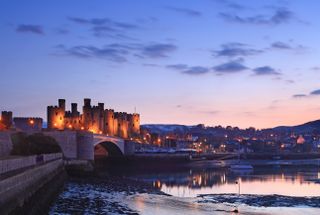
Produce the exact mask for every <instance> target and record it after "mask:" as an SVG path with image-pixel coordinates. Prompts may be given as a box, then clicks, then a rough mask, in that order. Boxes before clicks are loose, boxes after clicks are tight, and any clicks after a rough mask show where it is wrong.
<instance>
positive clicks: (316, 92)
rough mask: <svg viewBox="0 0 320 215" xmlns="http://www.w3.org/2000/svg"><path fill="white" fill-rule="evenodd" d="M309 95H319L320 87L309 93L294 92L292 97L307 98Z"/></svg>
mask: <svg viewBox="0 0 320 215" xmlns="http://www.w3.org/2000/svg"><path fill="white" fill-rule="evenodd" d="M311 96H320V89H316V90H313V91H311V92H310V93H309V94H303V93H300V94H295V95H293V96H292V97H293V98H309V97H311Z"/></svg>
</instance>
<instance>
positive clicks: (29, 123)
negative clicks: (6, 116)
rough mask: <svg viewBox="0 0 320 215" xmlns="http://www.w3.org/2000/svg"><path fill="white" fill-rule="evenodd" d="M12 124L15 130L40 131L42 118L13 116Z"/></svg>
mask: <svg viewBox="0 0 320 215" xmlns="http://www.w3.org/2000/svg"><path fill="white" fill-rule="evenodd" d="M13 122H14V126H15V128H16V130H17V131H41V130H42V123H43V120H42V118H39V117H15V118H13Z"/></svg>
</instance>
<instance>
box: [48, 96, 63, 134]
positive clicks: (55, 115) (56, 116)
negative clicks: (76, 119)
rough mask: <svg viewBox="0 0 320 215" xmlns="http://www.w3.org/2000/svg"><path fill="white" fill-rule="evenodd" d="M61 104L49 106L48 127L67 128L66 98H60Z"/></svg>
mask: <svg viewBox="0 0 320 215" xmlns="http://www.w3.org/2000/svg"><path fill="white" fill-rule="evenodd" d="M58 103H59V106H48V107H47V123H48V129H58V130H63V129H64V128H65V121H64V119H65V113H66V100H65V99H59V100H58Z"/></svg>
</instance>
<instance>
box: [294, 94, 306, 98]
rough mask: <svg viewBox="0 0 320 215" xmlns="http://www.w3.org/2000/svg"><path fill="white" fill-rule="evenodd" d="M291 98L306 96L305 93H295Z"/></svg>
mask: <svg viewBox="0 0 320 215" xmlns="http://www.w3.org/2000/svg"><path fill="white" fill-rule="evenodd" d="M292 97H293V98H304V97H307V95H306V94H295V95H293V96H292Z"/></svg>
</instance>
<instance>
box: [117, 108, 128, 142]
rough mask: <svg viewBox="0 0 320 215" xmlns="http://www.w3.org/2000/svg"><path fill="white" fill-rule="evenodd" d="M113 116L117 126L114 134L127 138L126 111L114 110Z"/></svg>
mask: <svg viewBox="0 0 320 215" xmlns="http://www.w3.org/2000/svg"><path fill="white" fill-rule="evenodd" d="M115 118H116V119H117V121H118V128H117V131H118V132H117V133H116V134H115V135H116V136H119V137H121V138H124V139H127V138H128V121H127V113H125V112H116V113H115Z"/></svg>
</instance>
